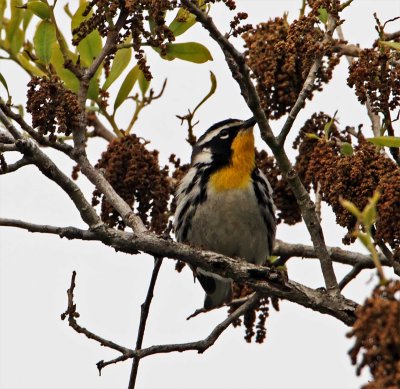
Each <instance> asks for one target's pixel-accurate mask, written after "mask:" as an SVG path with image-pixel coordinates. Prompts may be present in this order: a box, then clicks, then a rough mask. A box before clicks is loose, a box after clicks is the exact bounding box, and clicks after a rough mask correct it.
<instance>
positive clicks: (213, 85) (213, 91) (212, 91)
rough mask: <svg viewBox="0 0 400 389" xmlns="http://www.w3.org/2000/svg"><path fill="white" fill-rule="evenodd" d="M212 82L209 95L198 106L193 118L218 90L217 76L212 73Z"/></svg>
mask: <svg viewBox="0 0 400 389" xmlns="http://www.w3.org/2000/svg"><path fill="white" fill-rule="evenodd" d="M210 81H211V88H210V91H209V92H208V93H207V95H206V96H205V97H204V98H203V100H201V101H200V103H199V104H198V105H197V106H196V108H195V109H194V110H193V112H192V116H194V114H195V113H196V111H197V110H198V109H199V108H200V107H201V106H202V105H203V104H204V103H205V102H206V101H207V100H208V99H209V98H210V97H211V96H212V95H213V94H214V93H215V91H216V89H217V78H216V77H215V74H214V73H213V72H211V71H210Z"/></svg>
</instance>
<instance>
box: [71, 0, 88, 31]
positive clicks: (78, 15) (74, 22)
mask: <svg viewBox="0 0 400 389" xmlns="http://www.w3.org/2000/svg"><path fill="white" fill-rule="evenodd" d="M86 6H87V2H86V1H84V2H83V3H81V4H80V5H79V7H78V9H77V10H76V12H75V13H74V14H73V16H72V18H71V31H72V30H74V29H75V28H77V27H79V26H80V24H81V23H82V22H83V21H84V20H86V19H88V18H89V17H90V16H91V14H92V12H90V13H89V15H87V16H83V15H82V14H83V12H84V11H85V9H86Z"/></svg>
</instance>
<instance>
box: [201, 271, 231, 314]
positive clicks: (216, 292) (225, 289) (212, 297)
mask: <svg viewBox="0 0 400 389" xmlns="http://www.w3.org/2000/svg"><path fill="white" fill-rule="evenodd" d="M196 276H197V279H198V280H199V282H200V284H201V286H202V287H203V289H204V291H205V292H206V297H205V299H204V308H205V309H212V308H216V307H219V306H221V305H223V304H225V303H229V302H230V301H231V300H232V280H231V279H230V278H223V277H221V276H219V275H217V274H214V273H210V272H208V271H205V270H203V269H200V268H197V270H196Z"/></svg>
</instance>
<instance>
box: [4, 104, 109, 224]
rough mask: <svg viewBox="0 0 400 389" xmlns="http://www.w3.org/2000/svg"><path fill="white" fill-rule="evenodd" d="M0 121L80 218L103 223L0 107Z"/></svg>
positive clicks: (80, 195) (57, 169) (73, 187)
mask: <svg viewBox="0 0 400 389" xmlns="http://www.w3.org/2000/svg"><path fill="white" fill-rule="evenodd" d="M0 121H1V122H2V123H3V124H4V126H5V127H6V128H7V130H8V131H9V132H10V134H11V135H12V136H13V137H14V139H15V144H16V146H17V148H18V150H19V151H20V152H21V153H22V154H23V155H24V157H25V159H26V160H27V161H29V163H32V164H34V165H36V166H37V167H38V169H39V170H40V172H41V173H42V174H43V175H45V176H46V177H47V178H49V179H50V180H51V181H54V182H55V183H56V184H57V185H58V186H60V187H61V188H62V189H63V190H64V192H65V193H67V195H68V196H69V197H70V199H71V200H72V201H73V203H74V204H75V206H76V208H77V210H78V211H79V213H80V215H81V217H82V220H83V221H84V222H85V223H86V224H87V225H88V226H90V227H91V228H98V227H99V226H102V225H103V222H102V221H101V220H100V218H99V216H98V215H97V213H96V212H95V210H94V209H93V207H92V206H91V205H90V204H89V203H88V202H87V200H86V198H85V196H84V195H83V193H82V192H81V190H80V189H79V187H78V186H77V185H76V184H75V183H74V182H73V181H72V180H71V179H70V178H69V177H67V176H66V175H65V174H64V173H63V172H62V171H61V170H60V169H59V168H58V167H57V166H56V165H55V163H54V162H53V161H52V160H51V159H50V158H49V157H48V156H47V155H46V154H44V153H43V152H42V150H40V148H39V147H38V146H37V145H36V144H34V143H33V142H32V140H30V139H23V138H22V135H21V134H20V132H19V131H18V130H17V129H16V128H15V127H14V125H13V124H12V123H11V122H10V120H9V119H8V118H7V116H6V115H5V114H4V112H3V110H2V109H1V108H0Z"/></svg>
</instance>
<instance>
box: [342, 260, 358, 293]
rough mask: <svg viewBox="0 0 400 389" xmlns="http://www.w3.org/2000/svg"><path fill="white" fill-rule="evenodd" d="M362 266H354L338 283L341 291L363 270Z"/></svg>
mask: <svg viewBox="0 0 400 389" xmlns="http://www.w3.org/2000/svg"><path fill="white" fill-rule="evenodd" d="M363 269H364V268H363V266H362V265H360V264H356V265H355V266H354V267H353V268H352V269H351V270H350V271H349V272H348V273H347V274H346V275H345V276H344V277H343V278H342V280H341V281H340V282H339V289H340V290H343V289H344V287H345V286H346V285H348V284H349V283H350V282H351V281H353V280H354V279H355V278H356V277H357V276H358V275H359V274H360V273H361V271H362V270H363Z"/></svg>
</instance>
